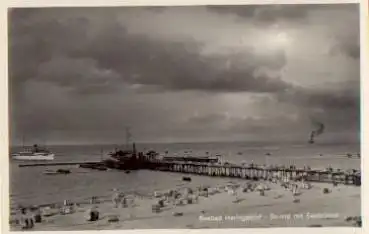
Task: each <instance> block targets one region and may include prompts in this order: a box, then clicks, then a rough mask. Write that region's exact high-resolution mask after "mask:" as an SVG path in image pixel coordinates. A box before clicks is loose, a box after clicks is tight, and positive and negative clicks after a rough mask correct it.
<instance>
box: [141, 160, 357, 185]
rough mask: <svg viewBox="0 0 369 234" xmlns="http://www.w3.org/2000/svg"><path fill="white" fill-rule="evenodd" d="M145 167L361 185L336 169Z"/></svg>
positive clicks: (159, 163) (160, 164)
mask: <svg viewBox="0 0 369 234" xmlns="http://www.w3.org/2000/svg"><path fill="white" fill-rule="evenodd" d="M146 169H150V170H158V171H169V172H179V173H186V174H196V175H206V176H218V177H234V178H243V179H249V180H271V179H272V178H275V179H279V180H286V181H287V180H302V179H304V180H305V181H310V182H322V183H333V182H336V183H339V184H346V185H356V186H360V185H361V175H360V174H358V173H355V174H354V173H347V172H343V171H340V172H337V171H321V170H302V169H288V168H283V169H282V168H260V167H250V166H246V167H244V166H237V165H216V164H213V165H211V164H203V163H183V162H165V161H159V160H158V161H150V162H148V163H147V164H146Z"/></svg>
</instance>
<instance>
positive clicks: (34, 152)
mask: <svg viewBox="0 0 369 234" xmlns="http://www.w3.org/2000/svg"><path fill="white" fill-rule="evenodd" d="M54 157H55V154H54V153H52V152H51V151H49V150H47V149H45V148H44V149H42V148H40V147H39V146H38V145H33V147H32V148H31V149H24V150H23V151H21V152H18V153H14V154H12V155H11V158H12V159H13V160H21V161H51V160H54Z"/></svg>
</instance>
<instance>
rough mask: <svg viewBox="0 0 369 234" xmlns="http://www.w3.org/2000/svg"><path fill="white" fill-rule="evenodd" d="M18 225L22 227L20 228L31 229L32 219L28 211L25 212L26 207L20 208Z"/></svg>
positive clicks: (32, 225)
mask: <svg viewBox="0 0 369 234" xmlns="http://www.w3.org/2000/svg"><path fill="white" fill-rule="evenodd" d="M19 221H20V222H19V223H20V225H21V227H22V229H31V228H33V227H34V223H35V222H34V220H33V218H32V217H31V216H30V215H29V213H28V212H27V209H26V208H21V211H20V220H19Z"/></svg>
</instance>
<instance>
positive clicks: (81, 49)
mask: <svg viewBox="0 0 369 234" xmlns="http://www.w3.org/2000/svg"><path fill="white" fill-rule="evenodd" d="M42 11H47V10H40V15H37V16H36V15H32V14H29V15H25V14H23V13H22V14H20V15H21V16H19V14H17V13H16V11H13V12H12V14H11V17H10V18H11V22H12V24H11V26H10V38H11V42H12V43H11V45H10V71H11V72H10V75H11V79H12V81H14V82H22V81H24V80H27V79H34V80H42V81H49V82H53V83H55V84H57V85H61V86H65V87H73V90H74V91H76V92H78V89H80V91H81V92H82V93H93V92H94V90H96V91H97V92H103V91H104V90H106V91H107V92H109V91H111V90H113V88H116V87H117V86H119V85H121V86H123V85H124V84H125V83H129V84H141V85H156V86H159V87H161V88H164V89H173V90H205V91H206V90H207V91H227V92H232V91H249V92H275V91H278V90H281V89H284V88H286V87H288V84H287V83H286V82H284V81H282V80H280V79H273V78H271V77H268V76H267V75H266V74H263V75H255V73H256V71H257V70H258V69H260V68H262V67H269V68H271V69H279V68H281V67H283V66H284V65H285V62H286V60H285V55H284V53H283V51H276V52H275V53H274V54H271V55H269V56H258V55H257V54H256V53H254V51H252V50H251V49H250V50H249V51H246V54H245V53H244V54H243V55H242V56H237V55H231V56H230V57H229V56H226V57H221V56H212V57H204V56H202V55H201V54H200V50H201V48H202V45H201V43H198V42H196V41H187V42H164V41H160V40H155V39H151V38H149V37H148V36H144V35H131V34H129V33H128V32H127V31H126V30H125V28H124V26H122V25H119V24H118V23H117V22H116V21H110V20H109V21H108V22H104V24H103V27H102V28H101V29H100V30H99V31H97V32H95V33H94V34H93V38H91V37H90V36H89V33H90V32H89V28H93V25H92V23H91V22H90V20H89V19H88V18H83V17H78V18H68V19H63V18H61V19H60V18H58V17H55V16H50V15H48V16H46V17H42V13H43V12H42ZM19 17H22V19H23V22H21V23H20V21H21V20H20V18H19ZM23 17H25V18H23ZM29 17H30V18H29ZM32 17H36V20H35V19H33V18H32ZM13 18H14V20H13ZM17 22H18V23H19V24H17ZM30 22H32V23H30ZM226 63H230V64H232V65H233V64H237V63H238V64H240V65H239V66H237V67H236V66H234V65H233V67H232V69H227V68H223V69H219V68H220V67H222V66H223V67H224V64H226ZM245 64H246V66H245ZM13 67H16V69H15V68H13ZM118 80H120V81H121V83H119V82H118Z"/></svg>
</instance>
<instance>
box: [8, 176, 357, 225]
mask: <svg viewBox="0 0 369 234" xmlns="http://www.w3.org/2000/svg"><path fill="white" fill-rule="evenodd" d="M195 179H196V177H195ZM215 181H216V180H215ZM297 183H300V182H297ZM194 184H195V183H191V182H189V183H188V184H185V185H183V186H182V187H177V188H173V189H172V191H174V190H176V191H177V192H178V196H177V198H176V199H174V198H166V197H168V196H165V195H164V194H165V192H167V193H168V191H170V189H169V190H162V191H152V192H150V193H148V194H140V195H137V194H132V193H131V194H129V193H125V194H124V196H125V198H126V204H127V205H126V207H124V206H122V205H120V206H119V207H115V206H114V204H113V202H112V198H111V197H98V198H97V204H88V202H84V203H81V201H73V200H71V201H70V202H71V203H77V204H78V205H73V206H71V207H72V210H73V211H71V213H70V214H61V213H60V207H59V208H51V209H48V210H45V208H41V213H43V214H44V216H43V217H42V222H41V223H35V226H34V228H33V229H32V230H35V231H36V230H37V231H52V230H55V231H56V230H58V231H62V230H63V231H67V230H96V229H98V230H102V229H103V230H108V229H150V228H151V229H152V228H154V229H163V228H164V229H165V228H242V227H306V226H353V225H354V222H348V221H347V220H346V219H347V218H348V217H350V216H351V217H353V216H360V201H361V200H360V187H354V186H344V185H338V186H336V187H334V186H333V185H331V184H312V187H311V188H309V189H307V188H305V189H304V188H302V187H301V185H300V189H299V194H297V195H296V196H295V197H294V196H293V194H292V192H291V190H290V189H285V188H283V187H281V185H280V184H279V183H271V182H265V181H260V182H259V181H252V182H251V181H245V180H243V181H241V180H228V182H223V183H218V184H216V185H215V184H213V185H212V186H205V187H207V191H208V192H207V194H208V196H206V192H205V193H204V189H203V188H204V187H203V186H202V187H203V188H201V189H200V188H199V186H195V185H194ZM247 184H252V185H251V186H253V187H254V191H250V190H248V191H247V192H245V191H244V188H245V187H247ZM260 185H263V186H264V190H265V191H264V192H265V194H264V195H263V196H262V195H260V192H259V191H258V190H257V187H256V186H259V187H260ZM249 186H250V185H249ZM237 187H238V188H237ZM189 188H190V189H191V190H192V194H188V191H190V190H188V189H189ZM324 188H328V190H329V191H330V192H329V193H327V194H325V193H323V189H324ZM200 190H201V191H200ZM205 190H206V189H205ZM186 191H187V192H186ZM114 193H115V192H113V191H112V192H111V194H112V195H113V194H114ZM190 193H191V192H190ZM160 194H161V195H160ZM185 194H188V195H185ZM185 197H187V198H192V199H190V200H191V201H192V204H188V202H187V199H183V198H185ZM196 197H198V199H195V198H196ZM181 198H182V199H181ZM161 199H162V200H163V206H162V207H161V208H160V211H159V212H154V211H153V210H152V206H153V205H156V204H158V201H159V200H161ZM180 200H183V203H182V204H179V203H180V202H179V201H180ZM60 202H61V203H62V202H63V201H60ZM91 207H96V209H97V210H98V212H99V219H98V220H97V221H87V218H86V214H87V213H86V212H87V211H88V210H89V209H90V208H91ZM46 212H47V213H49V214H48V215H47V216H48V217H46V216H45V213H46ZM113 216H114V217H116V218H117V219H118V220H115V221H109V219H112V217H113ZM16 217H19V216H17V215H15V214H14V215H13V224H12V225H11V230H14V231H15V230H20V229H21V227H20V226H19V225H16V224H14V219H16Z"/></svg>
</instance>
